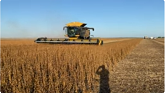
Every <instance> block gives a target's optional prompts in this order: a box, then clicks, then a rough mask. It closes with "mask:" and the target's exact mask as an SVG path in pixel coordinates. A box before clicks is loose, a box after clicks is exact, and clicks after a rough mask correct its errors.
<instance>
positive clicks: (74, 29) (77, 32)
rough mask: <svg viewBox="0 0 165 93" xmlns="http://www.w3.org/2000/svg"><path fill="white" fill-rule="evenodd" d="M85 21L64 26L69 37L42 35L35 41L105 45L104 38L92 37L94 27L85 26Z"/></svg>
mask: <svg viewBox="0 0 165 93" xmlns="http://www.w3.org/2000/svg"><path fill="white" fill-rule="evenodd" d="M85 25H86V24H85V23H80V22H71V23H68V24H66V26H64V27H63V30H65V33H66V35H65V37H68V38H47V37H40V38H38V39H37V40H35V41H34V42H36V43H50V44H96V45H103V40H101V39H99V38H91V37H90V30H93V31H94V28H89V27H85Z"/></svg>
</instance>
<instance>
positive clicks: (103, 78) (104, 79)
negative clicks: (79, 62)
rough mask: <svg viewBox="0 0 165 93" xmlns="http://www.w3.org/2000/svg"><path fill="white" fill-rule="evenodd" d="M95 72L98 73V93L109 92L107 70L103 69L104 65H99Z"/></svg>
mask: <svg viewBox="0 0 165 93" xmlns="http://www.w3.org/2000/svg"><path fill="white" fill-rule="evenodd" d="M96 74H98V75H100V89H99V93H111V90H110V87H109V83H108V82H109V71H108V70H107V69H105V66H104V65H102V66H99V68H98V69H97V71H96Z"/></svg>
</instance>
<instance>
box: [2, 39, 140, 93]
mask: <svg viewBox="0 0 165 93" xmlns="http://www.w3.org/2000/svg"><path fill="white" fill-rule="evenodd" d="M140 41H141V39H131V40H126V41H121V42H114V43H109V44H105V45H103V46H96V45H50V44H35V43H34V42H33V41H31V40H20V41H19V40H17V41H11V40H9V41H3V40H2V43H1V92H3V93H14V92H15V93H33V92H34V93H76V92H80V93H81V92H82V93H90V92H92V93H97V92H98V91H99V76H98V75H97V74H96V70H97V69H98V67H99V66H101V65H105V67H106V69H107V70H108V71H112V70H113V68H114V67H115V65H116V64H117V62H118V61H119V60H121V59H123V58H124V57H125V56H126V55H127V54H128V53H129V52H130V51H131V50H132V49H133V48H134V47H135V46H136V45H137V44H138V43H139V42H140Z"/></svg>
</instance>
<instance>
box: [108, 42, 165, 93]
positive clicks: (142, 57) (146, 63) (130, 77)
mask: <svg viewBox="0 0 165 93" xmlns="http://www.w3.org/2000/svg"><path fill="white" fill-rule="evenodd" d="M109 83H110V89H111V93H163V92H164V46H163V45H162V44H158V43H156V42H154V41H152V40H146V39H144V40H142V41H141V42H140V44H139V45H137V47H136V48H135V49H134V50H133V51H132V52H131V53H130V54H129V55H128V56H127V57H126V58H125V59H124V60H122V61H121V62H119V63H118V65H117V66H116V67H115V69H114V71H112V72H111V73H110V82H109Z"/></svg>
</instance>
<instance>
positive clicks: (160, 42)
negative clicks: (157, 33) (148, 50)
mask: <svg viewBox="0 0 165 93" xmlns="http://www.w3.org/2000/svg"><path fill="white" fill-rule="evenodd" d="M153 41H154V42H156V43H159V44H162V45H164V43H163V42H162V41H158V40H153Z"/></svg>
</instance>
